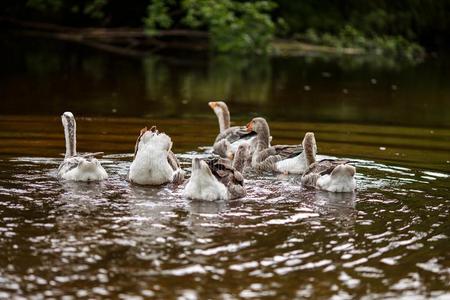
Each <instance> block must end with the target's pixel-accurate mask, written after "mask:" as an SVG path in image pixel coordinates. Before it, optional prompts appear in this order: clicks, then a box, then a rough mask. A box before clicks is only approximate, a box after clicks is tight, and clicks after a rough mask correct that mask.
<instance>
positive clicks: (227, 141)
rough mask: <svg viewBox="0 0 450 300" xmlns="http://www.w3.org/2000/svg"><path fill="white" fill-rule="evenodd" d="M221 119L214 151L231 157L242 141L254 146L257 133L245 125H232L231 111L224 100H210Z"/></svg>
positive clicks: (219, 119) (218, 117)
mask: <svg viewBox="0 0 450 300" xmlns="http://www.w3.org/2000/svg"><path fill="white" fill-rule="evenodd" d="M208 104H209V106H210V107H211V108H212V110H213V111H214V113H215V114H216V116H217V119H218V121H219V129H220V132H219V134H218V135H217V137H216V139H215V141H214V145H213V152H214V153H216V154H217V155H220V156H221V157H227V158H231V157H232V156H233V154H234V153H235V152H236V151H237V149H238V147H239V145H241V144H242V143H249V144H250V145H252V146H254V145H255V143H256V133H255V132H248V131H247V128H246V127H245V126H232V127H230V111H229V110H228V106H227V105H226V103H225V102H223V101H217V102H209V103H208Z"/></svg>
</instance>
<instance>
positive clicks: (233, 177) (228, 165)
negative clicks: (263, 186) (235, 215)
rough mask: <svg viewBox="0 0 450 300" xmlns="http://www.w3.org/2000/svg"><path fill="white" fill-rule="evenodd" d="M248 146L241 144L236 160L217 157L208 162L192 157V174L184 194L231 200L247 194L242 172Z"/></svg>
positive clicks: (193, 197)
mask: <svg viewBox="0 0 450 300" xmlns="http://www.w3.org/2000/svg"><path fill="white" fill-rule="evenodd" d="M248 148H249V147H248V146H247V145H240V146H239V147H238V150H237V151H236V155H235V157H234V161H231V160H229V159H225V158H216V159H212V160H210V161H208V162H206V161H204V160H200V159H199V158H197V157H194V158H193V159H192V174H191V178H190V179H189V182H188V183H187V185H186V187H185V189H184V196H185V197H187V198H189V199H193V200H207V201H218V200H230V199H237V198H242V197H244V196H245V195H246V190H245V188H244V177H243V176H242V174H241V171H242V168H243V166H244V160H245V158H246V156H247V155H248ZM237 168H238V169H237Z"/></svg>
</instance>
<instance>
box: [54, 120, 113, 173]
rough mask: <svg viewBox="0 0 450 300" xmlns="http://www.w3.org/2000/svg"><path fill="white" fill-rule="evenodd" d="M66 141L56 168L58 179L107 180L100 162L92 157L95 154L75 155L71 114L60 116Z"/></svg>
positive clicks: (74, 128) (74, 131) (75, 144)
mask: <svg viewBox="0 0 450 300" xmlns="http://www.w3.org/2000/svg"><path fill="white" fill-rule="evenodd" d="M61 121H62V124H63V127H64V136H65V140H66V155H65V157H64V161H63V162H62V163H61V165H60V166H59V168H58V178H60V179H64V180H73V181H99V180H104V179H106V178H108V174H107V173H106V171H105V169H104V168H103V167H102V165H101V164H100V162H99V161H98V160H97V159H96V158H95V157H94V156H95V155H98V154H101V152H97V153H87V154H84V155H77V137H76V132H77V125H76V122H75V117H74V116H73V114H72V113H71V112H65V113H63V114H62V115H61Z"/></svg>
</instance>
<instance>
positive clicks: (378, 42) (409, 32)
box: [0, 0, 450, 57]
mask: <svg viewBox="0 0 450 300" xmlns="http://www.w3.org/2000/svg"><path fill="white" fill-rule="evenodd" d="M0 15H6V16H10V17H15V18H20V19H25V20H37V21H45V22H53V23H58V24H62V25H71V26H129V27H137V26H145V28H146V29H147V30H148V32H150V33H154V32H155V31H157V30H159V29H199V30H205V31H208V32H209V33H210V37H211V45H212V49H213V50H215V51H217V52H236V53H265V52H267V51H268V50H269V45H270V42H271V40H272V39H273V38H274V36H277V37H282V38H296V37H300V38H301V39H303V40H307V41H309V42H312V43H318V44H321V45H329V46H333V47H338V48H339V47H357V48H362V49H364V50H366V51H368V52H375V53H382V54H386V55H394V56H405V57H416V56H420V55H421V54H420V53H421V52H422V51H421V48H420V47H419V46H418V45H417V44H420V45H423V46H425V47H426V48H428V49H440V48H447V47H448V45H450V0H439V1H432V0H396V1H391V0H372V1H361V0H337V1H336V0H324V1H317V0H296V1H293V0H253V1H252V0H129V1H127V2H123V1H120V0H2V1H0Z"/></svg>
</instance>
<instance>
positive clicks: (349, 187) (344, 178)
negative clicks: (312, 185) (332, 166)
mask: <svg viewBox="0 0 450 300" xmlns="http://www.w3.org/2000/svg"><path fill="white" fill-rule="evenodd" d="M316 186H317V187H318V188H320V189H322V190H325V191H329V192H353V191H354V190H355V189H356V180H355V178H354V177H353V176H349V175H339V176H331V175H329V174H327V175H323V176H320V178H319V179H317V183H316Z"/></svg>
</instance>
